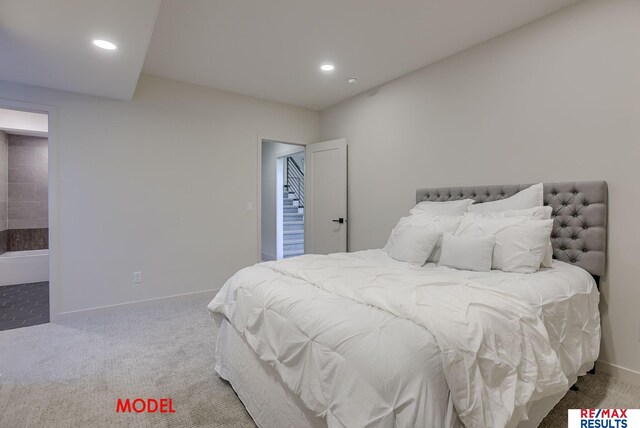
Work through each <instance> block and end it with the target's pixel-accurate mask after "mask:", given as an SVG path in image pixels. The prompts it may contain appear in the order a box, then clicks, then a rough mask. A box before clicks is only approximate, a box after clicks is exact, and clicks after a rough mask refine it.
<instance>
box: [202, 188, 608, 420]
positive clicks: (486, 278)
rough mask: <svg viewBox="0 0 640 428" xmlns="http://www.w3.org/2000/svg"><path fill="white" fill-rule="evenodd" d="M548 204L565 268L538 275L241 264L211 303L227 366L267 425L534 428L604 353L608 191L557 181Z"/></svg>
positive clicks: (392, 265)
mask: <svg viewBox="0 0 640 428" xmlns="http://www.w3.org/2000/svg"><path fill="white" fill-rule="evenodd" d="M526 187H528V185H514V186H475V187H459V188H439V189H419V190H418V191H417V192H416V201H417V202H421V201H426V200H430V201H448V200H457V199H463V198H472V199H474V200H476V201H477V202H479V203H483V202H488V201H493V200H498V199H502V198H507V197H509V196H512V195H514V194H516V193H517V192H518V191H520V190H522V189H524V188H526ZM544 202H545V205H549V206H551V207H552V217H553V219H554V226H553V231H552V234H551V241H552V245H553V257H554V261H553V267H552V268H548V269H541V270H540V271H538V272H536V273H533V274H521V273H506V272H500V271H489V272H471V271H464V270H455V269H450V268H447V267H438V266H436V265H434V264H427V265H425V266H424V267H414V266H411V265H408V264H406V263H401V262H398V261H396V260H393V259H391V258H390V257H389V256H388V255H387V253H386V252H385V251H383V250H368V251H360V252H355V253H344V254H333V255H328V256H318V255H307V256H302V257H299V258H294V259H288V260H285V261H281V262H268V263H262V264H258V265H255V266H252V267H249V268H246V269H243V270H241V271H239V272H238V273H237V274H236V275H234V276H233V277H232V278H231V279H230V280H229V281H228V282H227V283H226V284H225V286H224V287H223V288H222V290H221V291H220V292H219V293H218V295H217V296H216V297H215V298H214V300H213V301H212V302H211V303H210V304H209V310H210V311H211V313H212V315H213V317H214V319H215V320H216V323H217V325H218V328H219V334H218V342H217V345H216V366H215V370H216V372H217V373H218V374H219V375H220V376H221V377H222V378H224V379H226V380H227V381H229V382H230V384H231V385H232V387H233V388H234V390H235V391H236V393H237V394H238V396H239V398H240V399H241V400H242V402H243V403H244V405H245V407H246V408H247V410H248V412H249V413H250V414H251V416H252V418H253V419H254V421H255V422H256V424H257V425H258V426H260V427H264V428H267V427H326V426H330V427H365V426H370V427H374V426H375V427H377V426H380V427H386V426H389V427H394V426H402V427H411V426H427V427H460V426H468V427H469V426H478V427H481V426H510V427H512V426H518V427H528V426H537V425H538V424H539V422H540V421H541V420H542V419H543V418H544V416H545V415H546V414H547V413H548V412H549V411H550V410H551V409H552V408H553V407H554V406H555V404H557V402H558V401H559V400H560V399H561V398H562V396H564V394H565V393H566V392H567V390H568V389H569V388H570V387H571V385H573V383H575V381H576V379H577V377H578V376H581V375H584V374H585V373H586V372H587V371H588V370H590V369H592V368H593V365H594V362H595V360H596V359H597V356H598V351H599V344H600V318H599V312H598V300H599V293H598V290H597V284H598V280H599V277H600V276H601V275H603V274H604V267H605V245H606V209H607V187H606V183H604V182H573V183H550V184H545V185H544Z"/></svg>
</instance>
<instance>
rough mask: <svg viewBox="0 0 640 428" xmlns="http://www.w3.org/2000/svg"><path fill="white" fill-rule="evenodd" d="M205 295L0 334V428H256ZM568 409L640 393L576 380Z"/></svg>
mask: <svg viewBox="0 0 640 428" xmlns="http://www.w3.org/2000/svg"><path fill="white" fill-rule="evenodd" d="M207 303H208V298H206V297H198V298H192V299H189V300H181V301H174V302H161V303H154V304H152V305H150V306H147V307H144V308H142V309H141V308H135V309H121V310H117V311H113V312H111V313H108V314H101V315H92V316H86V317H82V318H75V319H73V320H67V321H63V322H61V323H58V324H44V325H38V326H34V327H25V328H20V329H15V330H7V331H2V332H0V373H1V377H0V427H12V428H18V427H124V426H135V427H188V426H211V427H254V425H253V422H252V421H251V419H250V417H249V415H248V414H247V413H246V411H245V409H244V407H243V406H242V403H241V402H240V401H239V400H238V398H237V397H236V395H235V393H234V392H233V390H232V389H231V387H230V386H229V385H228V384H227V383H225V382H224V381H222V380H221V379H220V378H218V377H217V375H216V374H215V373H214V371H213V365H214V361H213V355H214V354H213V351H214V340H215V334H216V332H215V327H214V323H213V321H212V320H211V318H210V317H209V315H208V313H207V311H206V308H205V306H206V304H207ZM580 387H581V388H580V391H578V392H574V391H570V392H569V393H568V394H567V396H566V397H565V398H564V400H563V401H562V402H561V403H560V404H559V405H558V406H557V408H556V409H555V410H554V411H553V412H552V413H551V414H550V415H549V416H548V417H547V419H545V422H544V423H543V426H545V427H557V426H566V409H567V408H575V407H578V408H579V407H638V403H640V388H639V387H634V386H631V385H629V384H626V383H624V382H621V381H618V380H615V379H612V378H609V377H607V376H604V375H595V376H587V377H585V378H582V379H581V380H580ZM119 397H155V398H160V397H170V398H172V399H173V403H174V408H175V409H176V413H173V414H121V413H116V412H115V407H116V400H117V398H119Z"/></svg>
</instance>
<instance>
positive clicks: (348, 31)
mask: <svg viewBox="0 0 640 428" xmlns="http://www.w3.org/2000/svg"><path fill="white" fill-rule="evenodd" d="M578 1H580V0H535V1H532V0H482V1H478V0H164V1H162V5H161V6H160V3H161V0H1V1H0V80H8V81H15V82H21V83H27V84H32V85H39V86H45V87H51V88H56V89H64V90H69V91H74V92H80V93H87V94H92V95H100V96H105V97H110V98H117V99H130V98H132V97H133V94H134V91H135V87H136V84H137V81H138V77H139V75H140V70H141V68H142V70H143V72H144V73H148V74H152V75H156V76H161V77H167V78H170V79H175V80H180V81H185V82H191V83H196V84H200V85H205V86H210V87H214V88H218V89H223V90H229V91H233V92H238V93H242V94H247V95H252V96H256V97H260V98H266V99H271V100H275V101H281V102H285V103H289V104H294V105H299V106H304V107H309V108H312V109H318V110H319V109H323V108H325V107H328V106H330V105H333V104H335V103H337V102H339V101H342V100H344V99H346V98H349V97H351V96H353V95H356V94H358V93H360V92H363V91H366V90H368V89H370V88H373V87H375V86H378V85H380V84H382V83H384V82H387V81H389V80H391V79H394V78H396V77H399V76H402V75H404V74H406V73H408V72H411V71H413V70H416V69H418V68H420V67H423V66H425V65H428V64H430V63H433V62H435V61H437V60H439V59H442V58H444V57H447V56H449V55H452V54H454V53H456V52H459V51H461V50H464V49H466V48H469V47H471V46H474V45H476V44H478V43H481V42H483V41H485V40H488V39H490V38H492V37H495V36H497V35H500V34H502V33H505V32H507V31H509V30H512V29H514V28H517V27H519V26H521V25H524V24H526V23H528V22H531V21H533V20H536V19H538V18H540V17H543V16H545V15H548V14H550V13H553V12H556V11H558V10H560V9H562V8H564V7H566V6H569V5H571V4H574V3H577V2H578ZM158 10H159V11H158ZM156 17H157V20H156ZM154 23H155V27H154ZM152 32H153V35H151V34H152ZM94 38H105V39H109V40H112V41H114V42H115V43H116V44H118V45H119V46H120V48H119V49H118V50H117V51H115V52H108V51H102V50H99V49H97V48H95V47H94V46H93V45H91V40H92V39H94ZM150 39H151V43H150V44H149V40H150ZM145 55H146V59H145ZM324 61H329V62H333V63H334V64H335V65H336V71H335V72H333V73H331V74H324V73H322V72H320V70H319V66H320V64H321V63H322V62H324ZM143 62H144V67H143ZM351 76H356V77H358V78H359V79H360V80H359V82H358V83H357V84H355V85H348V84H347V83H346V79H347V78H348V77H351Z"/></svg>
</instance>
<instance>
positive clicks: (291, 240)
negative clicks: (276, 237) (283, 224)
mask: <svg viewBox="0 0 640 428" xmlns="http://www.w3.org/2000/svg"><path fill="white" fill-rule="evenodd" d="M288 244H304V239H299V238H298V239H288V240H287V239H285V240H284V241H282V245H288Z"/></svg>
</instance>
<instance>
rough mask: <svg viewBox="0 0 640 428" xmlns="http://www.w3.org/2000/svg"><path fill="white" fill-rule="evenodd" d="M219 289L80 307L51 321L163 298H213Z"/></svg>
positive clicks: (130, 306)
mask: <svg viewBox="0 0 640 428" xmlns="http://www.w3.org/2000/svg"><path fill="white" fill-rule="evenodd" d="M218 291H220V289H219V288H217V289H213V290H205V291H196V292H193V293H184V294H174V295H171V296H164V297H155V298H153V299H146V300H137V301H134V302H125V303H118V304H115V305H107V306H98V307H95V308H87V309H80V310H77V311H68V312H61V313H59V314H57V315H56V316H54V317H53V319H52V320H51V321H52V322H56V321H62V320H65V319H69V318H75V317H78V316H85V315H90V314H100V313H106V312H113V311H115V310H120V309H131V308H135V307H144V306H149V305H152V304H154V303H158V302H161V301H163V300H185V299H189V298H193V297H195V296H199V295H200V296H206V295H207V294H210V295H211V296H210V297H211V298H212V299H213V297H214V296H215V295H216V294H217V293H218Z"/></svg>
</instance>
